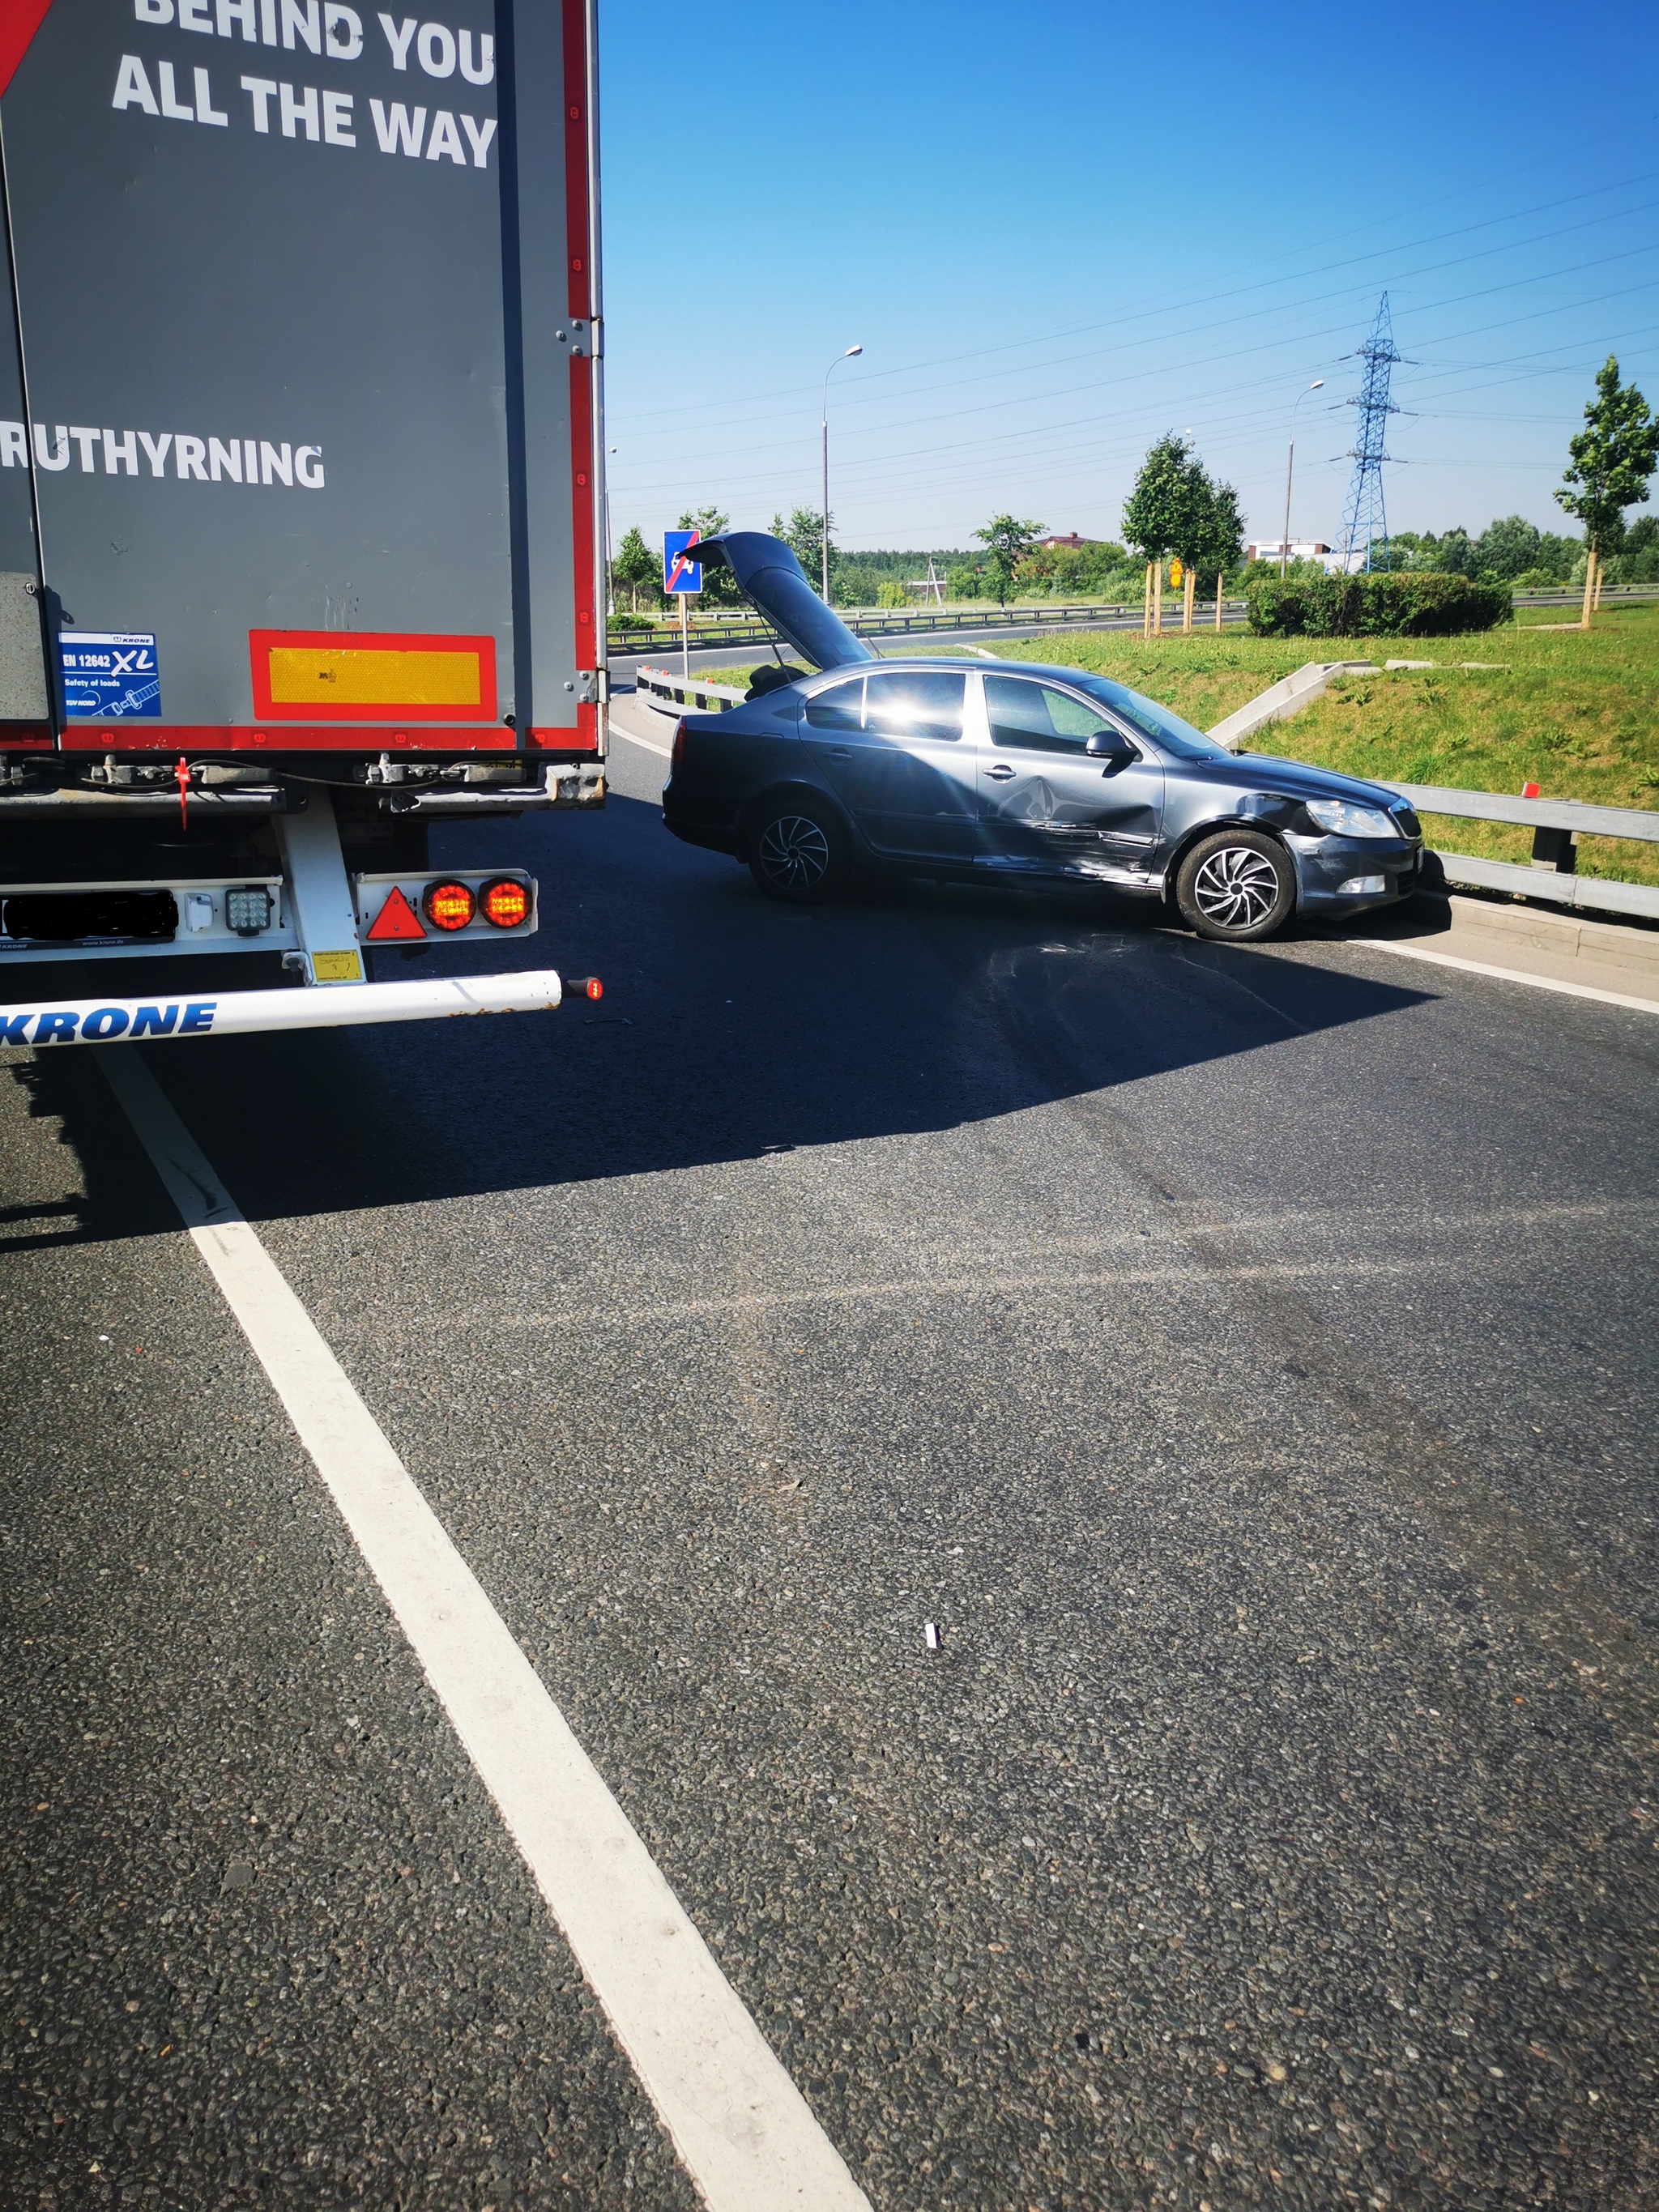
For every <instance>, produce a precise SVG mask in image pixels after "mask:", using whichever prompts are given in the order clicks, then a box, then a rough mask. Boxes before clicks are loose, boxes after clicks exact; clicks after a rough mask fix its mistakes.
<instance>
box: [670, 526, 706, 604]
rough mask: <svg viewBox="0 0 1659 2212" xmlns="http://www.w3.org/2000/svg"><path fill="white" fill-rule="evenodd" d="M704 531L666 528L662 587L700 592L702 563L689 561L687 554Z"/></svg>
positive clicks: (675, 590) (672, 590)
mask: <svg viewBox="0 0 1659 2212" xmlns="http://www.w3.org/2000/svg"><path fill="white" fill-rule="evenodd" d="M701 535H702V532H699V531H696V530H665V531H664V532H663V534H662V587H663V589H664V591H665V592H700V591H702V562H701V561H688V560H687V559H686V557H685V556H686V554H687V552H688V551H689V550H690V548H691V547H692V546H693V545H695V544H696V542H697V539H698V538H699V537H700V536H701Z"/></svg>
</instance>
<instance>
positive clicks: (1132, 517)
mask: <svg viewBox="0 0 1659 2212" xmlns="http://www.w3.org/2000/svg"><path fill="white" fill-rule="evenodd" d="M1187 460H1188V456H1187V441H1186V440H1185V439H1184V438H1178V437H1176V434H1175V432H1174V431H1173V430H1170V431H1167V432H1166V433H1165V434H1164V436H1163V437H1161V438H1160V439H1159V440H1158V443H1157V444H1156V445H1155V446H1154V447H1152V450H1151V452H1150V453H1148V454H1147V456H1146V459H1145V460H1144V461H1143V462H1142V463H1141V465H1140V471H1139V475H1138V476H1137V477H1136V478H1135V481H1134V489H1133V491H1131V493H1130V494H1129V496H1128V498H1127V501H1125V503H1124V507H1123V535H1124V536H1125V538H1127V540H1128V541H1129V543H1130V544H1131V545H1133V547H1134V549H1135V550H1136V552H1137V553H1139V555H1140V556H1141V558H1142V559H1143V560H1145V561H1147V562H1154V561H1162V560H1164V558H1165V557H1166V556H1168V555H1169V554H1171V553H1175V552H1178V551H1179V550H1180V544H1181V540H1182V538H1183V537H1184V536H1186V534H1187V525H1188V518H1189V515H1190V511H1191V499H1192V487H1191V483H1190V482H1189V481H1188V466H1187Z"/></svg>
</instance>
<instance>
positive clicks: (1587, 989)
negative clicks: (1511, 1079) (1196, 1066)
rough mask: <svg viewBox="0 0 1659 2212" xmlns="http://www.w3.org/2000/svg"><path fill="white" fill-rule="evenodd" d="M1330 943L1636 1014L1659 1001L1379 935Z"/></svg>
mask: <svg viewBox="0 0 1659 2212" xmlns="http://www.w3.org/2000/svg"><path fill="white" fill-rule="evenodd" d="M1328 942H1329V943H1331V944H1333V945H1352V946H1354V947H1355V949H1356V950H1357V951H1362V952H1397V953H1400V954H1401V955H1402V956H1403V957H1405V958H1406V959H1407V960H1426V961H1428V962H1430V963H1431V965H1432V966H1434V967H1436V968H1461V969H1462V971H1463V972H1464V974H1465V975H1494V976H1496V977H1497V978H1498V981H1499V982H1501V983H1525V984H1527V985H1528V986H1529V987H1531V988H1532V989H1533V990H1534V991H1559V992H1560V993H1562V994H1563V995H1564V996H1565V997H1566V998H1569V999H1594V1000H1596V1002H1597V1003H1598V1004H1599V1005H1601V1006H1629V1007H1631V1008H1632V1009H1633V1010H1634V1012H1637V1013H1638V1014H1659V1000H1653V999H1637V998H1632V996H1631V994H1629V993H1628V992H1627V991H1600V990H1597V989H1596V987H1595V985H1594V984H1593V983H1569V982H1567V981H1565V978H1562V977H1558V976H1554V975H1528V974H1527V973H1526V972H1525V970H1524V969H1520V968H1496V967H1494V966H1493V965H1492V963H1491V962H1490V961H1486V960H1464V959H1462V958H1460V957H1458V955H1457V954H1456V953H1454V952H1429V951H1425V949H1424V948H1423V947H1422V946H1421V945H1405V944H1401V943H1397V942H1395V941H1393V940H1391V939H1388V938H1383V937H1340V938H1332V939H1328Z"/></svg>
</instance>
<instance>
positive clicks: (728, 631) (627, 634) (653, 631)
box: [610, 599, 1245, 653]
mask: <svg viewBox="0 0 1659 2212" xmlns="http://www.w3.org/2000/svg"><path fill="white" fill-rule="evenodd" d="M1173 604H1174V603H1173V602H1172V603H1171V605H1173ZM1221 608H1222V612H1223V614H1224V615H1231V616H1234V617H1237V616H1239V615H1242V614H1243V612H1244V611H1245V603H1244V601H1243V599H1224V600H1223V601H1222V603H1221ZM836 611H837V612H838V613H839V614H840V615H841V617H842V621H843V622H845V623H846V624H847V626H848V629H850V630H851V631H852V632H853V634H854V636H855V637H927V636H948V635H951V633H952V632H959V631H962V630H975V631H980V630H998V629H1030V628H1032V627H1033V626H1035V627H1036V628H1038V629H1089V628H1090V627H1091V625H1093V624H1096V623H1102V622H1104V621H1106V620H1108V619H1110V618H1119V619H1121V620H1125V621H1133V622H1139V620H1140V618H1141V609H1140V607H1139V604H1136V605H1128V604H1127V603H1125V604H1122V605H1118V604H1114V605H1110V606H1105V605H1099V604H1097V603H1094V602H1090V603H1087V604H1081V603H1074V602H1072V601H1055V602H1054V603H1052V604H1049V603H1048V602H1045V601H1042V600H1033V599H1028V600H1025V601H1023V602H1021V603H1019V604H1018V605H1012V606H1006V607H987V608H984V609H982V610H981V611H977V612H975V613H969V612H968V611H966V610H965V609H961V608H953V609H951V610H949V611H946V610H944V609H940V610H937V611H934V612H933V613H928V612H927V611H916V612H915V613H912V612H911V611H909V610H908V609H903V608H898V607H895V608H893V609H891V610H890V611H889V610H888V609H886V608H881V607H876V608H860V607H842V608H838V609H837V610H836ZM1214 611H1215V602H1214V600H1213V599H1212V600H1211V601H1210V602H1209V604H1208V605H1207V606H1206V607H1204V608H1202V609H1200V610H1199V613H1201V614H1202V615H1203V616H1204V617H1206V620H1207V619H1209V618H1212V617H1213V615H1214ZM1198 627H1199V620H1198V614H1194V629H1196V628H1198ZM1164 635H1165V636H1166V637H1174V636H1176V635H1178V629H1175V628H1171V627H1170V623H1169V621H1168V618H1167V611H1166V618H1165V623H1164ZM679 641H680V635H679V631H678V629H677V628H675V627H673V626H671V625H670V624H668V623H652V624H650V625H649V626H647V627H641V628H640V629H635V628H634V626H633V625H632V624H631V623H618V622H617V619H616V617H612V627H611V632H610V645H611V652H612V653H627V652H629V651H630V650H631V651H635V652H640V653H664V652H668V651H671V649H673V648H674V647H677V646H678V644H679ZM774 641H775V634H774V632H773V631H772V629H770V628H769V625H768V624H767V623H764V622H763V621H762V620H761V617H759V616H758V615H757V614H751V613H750V611H748V610H747V609H746V608H738V607H733V608H732V610H731V611H729V613H726V614H722V615H718V616H707V617H703V618H702V626H701V627H700V626H699V623H698V622H697V620H696V619H693V621H692V622H691V623H690V642H691V644H692V645H694V646H696V647H699V648H701V647H704V646H710V645H757V646H762V647H764V646H769V645H770V644H772V643H773V642H774Z"/></svg>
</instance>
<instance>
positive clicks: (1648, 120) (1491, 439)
mask: <svg viewBox="0 0 1659 2212" xmlns="http://www.w3.org/2000/svg"><path fill="white" fill-rule="evenodd" d="M1638 20H1639V11H1638V16H1636V17H1632V18H1631V19H1630V21H1629V23H1628V24H1627V26H1626V29H1625V30H1624V31H1620V30H1619V29H1618V28H1617V27H1615V25H1614V24H1613V22H1612V21H1611V20H1609V21H1606V22H1603V21H1601V20H1600V19H1596V20H1595V21H1594V22H1593V23H1592V22H1589V21H1588V19H1587V21H1586V23H1585V24H1584V25H1580V24H1578V23H1577V21H1576V19H1574V18H1572V17H1571V15H1568V16H1565V17H1564V16H1563V15H1561V14H1560V13H1559V9H1550V10H1546V9H1543V8H1541V7H1538V6H1534V5H1531V4H1526V0H1523V4H1519V5H1516V4H1510V5H1505V6H1501V7H1500V6H1495V5H1487V4H1481V5H1468V4H1464V5H1459V4H1457V0H1449V4H1443V5H1441V6H1437V7H1428V6H1424V5H1420V4H1406V5H1400V4H1395V5H1394V6H1392V7H1390V8H1389V9H1376V10H1374V11H1372V12H1371V13H1370V15H1368V14H1367V13H1366V11H1364V10H1363V9H1358V8H1353V7H1345V6H1342V5H1340V4H1335V0H1326V4H1323V5H1322V6H1319V7H1311V6H1305V5H1301V4H1295V5H1291V6H1285V5H1283V4H1279V5H1275V6H1272V7H1268V8H1261V7H1258V8H1255V9H1242V8H1239V7H1237V6H1231V7H1228V8H1225V9H1222V8H1215V7H1211V6H1209V5H1207V4H1205V0H1200V5H1199V6H1197V7H1196V8H1195V9H1189V10H1184V11H1180V12H1178V13H1174V14H1172V13H1170V11H1167V10H1153V9H1145V8H1133V9H1132V8H1118V7H1103V6H1097V7H1090V6H1085V5H1079V4H1073V0H1048V4H1046V5H1043V6H1042V7H1035V6H1028V7H1015V6H1012V5H991V4H982V3H981V0H968V4H959V5H956V6H943V5H939V4H936V0H909V3H908V4H898V0H883V4H881V5H879V6H878V5H873V4H869V0H836V5H834V6H833V7H829V6H825V5H822V4H817V5H803V4H800V0H795V4H793V5H782V6H780V5H775V4H774V5H769V6H758V5H755V4H753V0H730V4H726V0H699V4H698V5H696V7H691V8H684V9H678V8H671V7H668V6H664V5H660V4H656V0H600V72H601V97H602V128H603V132H604V142H603V170H604V191H605V307H606V313H607V319H608V331H607V340H606V352H607V362H606V387H607V406H608V410H609V435H608V442H609V443H610V444H611V445H613V446H615V447H617V452H616V453H615V455H614V457H613V458H612V459H611V463H610V469H611V513H612V526H613V531H614V533H615V535H616V536H617V538H620V536H621V534H622V532H623V531H624V530H625V529H626V528H627V527H628V526H629V524H630V523H638V524H639V525H640V526H641V528H642V529H644V530H645V532H647V537H649V536H652V535H653V534H654V533H655V532H659V531H660V530H661V528H662V527H663V526H665V524H667V523H671V522H672V520H674V518H675V516H676V515H677V514H678V513H679V511H680V509H681V508H682V507H696V506H702V505H705V504H714V505H717V506H719V507H722V508H724V509H725V510H726V511H727V512H728V513H730V514H731V516H732V520H733V521H734V522H736V523H738V524H739V525H741V526H748V527H750V528H755V527H761V528H764V527H765V526H766V525H767V524H768V522H769V520H770V518H771V516H772V514H773V513H774V512H775V511H776V510H777V509H779V508H782V509H784V510H785V511H786V512H787V509H788V508H789V507H792V506H794V505H797V504H802V505H809V506H812V505H816V504H817V496H818V489H817V488H818V415H819V398H820V392H821V388H822V379H823V372H824V368H825V367H826V365H827V363H828V362H829V361H830V359H831V358H832V357H833V356H836V355H837V354H839V353H840V352H841V350H842V348H843V347H845V346H847V345H849V344H851V343H854V342H860V343H862V344H863V346H864V349H865V350H864V354H863V356H862V357H861V358H860V359H859V360H856V361H851V362H847V363H845V364H844V366H842V368H838V369H837V370H836V374H835V375H834V377H833V378H832V380H831V383H830V435H831V456H830V458H831V471H832V480H831V488H830V501H831V506H832V507H833V508H834V510H835V513H836V536H837V538H838V539H839V540H840V541H841V542H842V543H843V544H846V545H848V546H849V547H856V546H864V545H905V546H927V545H934V546H945V545H960V544H966V543H968V542H969V532H971V531H972V529H973V528H974V526H975V524H977V523H980V522H982V521H983V520H985V519H986V518H987V516H988V515H990V514H991V513H994V512H996V511H998V510H1012V512H1013V513H1018V514H1023V515H1026V516H1029V517H1030V518H1032V519H1033V520H1036V521H1038V522H1041V523H1042V524H1043V525H1044V526H1047V527H1048V528H1051V529H1054V530H1079V531H1081V532H1084V533H1085V536H1093V537H1113V536H1115V535H1117V533H1118V529H1119V519H1120V514H1121V507H1122V501H1123V499H1124V496H1125V495H1126V493H1127V490H1128V488H1129V484H1130V482H1131V480H1132V478H1133V473H1134V470H1135V467H1136V465H1137V464H1138V462H1139V459H1140V456H1141V455H1142V454H1143V453H1144V452H1145V451H1146V447H1147V446H1148V445H1149V444H1150V442H1151V441H1152V439H1154V438H1155V437H1157V436H1158V435H1159V434H1160V433H1161V432H1163V431H1164V430H1165V429H1170V428H1173V429H1176V430H1179V431H1183V432H1185V431H1190V432H1191V433H1192V435H1193V437H1194V441H1195V442H1196V445H1197V447H1198V449H1199V451H1200V453H1202V454H1203V456H1204V458H1205V460H1206V463H1207V464H1208V465H1209V466H1210V467H1211V468H1212V470H1214V471H1217V472H1218V473H1219V474H1220V475H1222V476H1224V477H1227V478H1229V479H1230V480H1231V481H1232V482H1233V483H1236V484H1237V487H1238V489H1239V492H1240V495H1241V498H1242V501H1243V508H1244V512H1245V514H1246V517H1247V520H1248V522H1249V527H1250V530H1251V532H1252V534H1253V535H1260V536H1262V537H1266V538H1275V537H1277V535H1278V533H1279V524H1280V518H1281V514H1282V508H1283V501H1284V486H1285V438H1286V432H1287V428H1288V424H1289V417H1290V410H1291V403H1292V401H1293V400H1294V399H1295V398H1296V395H1297V392H1298V391H1300V390H1302V389H1303V388H1304V387H1305V386H1307V385H1308V384H1309V383H1310V382H1311V381H1312V380H1313V379H1314V378H1315V377H1320V376H1322V377H1324V378H1325V379H1326V389H1325V390H1324V391H1322V392H1316V393H1315V394H1314V395H1313V396H1312V397H1311V398H1309V399H1308V400H1306V401H1305V402H1304V404H1303V406H1302V409H1301V412H1300V416H1299V418H1298V428H1297V473H1296V503H1295V511H1294V514H1293V517H1292V529H1293V531H1294V532H1296V533H1297V535H1317V536H1319V537H1322V538H1327V539H1332V540H1334V539H1335V538H1337V536H1338V533H1339V531H1340V523H1341V514H1342V504H1343V497H1344V494H1345V491H1346V485H1347V480H1348V477H1349V474H1350V464H1349V463H1348V462H1347V461H1346V459H1342V458H1340V457H1341V456H1342V455H1343V453H1344V452H1345V450H1346V448H1347V447H1349V446H1350V445H1351V444H1352V438H1353V425H1354V412H1353V410H1352V408H1350V407H1348V406H1346V405H1345V404H1342V403H1343V402H1344V401H1345V400H1346V398H1347V397H1348V395H1349V394H1350V393H1351V392H1353V391H1354V390H1355V389H1356V388H1357V383H1358V377H1357V374H1356V369H1357V364H1356V363H1355V362H1352V360H1347V361H1345V360H1342V359H1341V358H1340V356H1343V355H1345V354H1350V353H1351V352H1352V349H1353V348H1354V347H1355V346H1356V345H1357V344H1358V343H1359V342H1360V341H1361V340H1362V339H1363V338H1364V336H1365V334H1366V332H1367V331H1368V329H1369V327H1370V323H1371V320H1372V318H1373V316H1374V314H1375V313H1376V304H1377V299H1378V295H1380V294H1381V293H1382V292H1383V290H1384V289H1386V290H1387V291H1388V293H1389V298H1390V303H1391V307H1392V310H1393V314H1394V326H1395V342H1396V343H1397V344H1398V345H1399V346H1400V348H1401V352H1402V353H1404V354H1405V355H1406V356H1407V357H1408V362H1407V365H1405V366H1402V367H1401V368H1398V369H1396V370H1395V392H1394V396H1395V399H1396V401H1397V402H1398V403H1399V404H1400V406H1401V409H1402V410H1410V411H1409V412H1402V413H1401V415H1400V416H1397V417H1396V418H1395V422H1394V423H1393V425H1392V427H1391V432H1390V440H1389V445H1390V451H1391V452H1392V453H1394V454H1395V456H1397V457H1398V458H1397V460H1396V464H1395V465H1394V466H1392V467H1390V468H1389V470H1388V471H1386V475H1385V483H1386V490H1387V498H1388V509H1389V521H1390V524H1391V525H1392V526H1395V527H1396V528H1405V529H1418V530H1425V529H1431V530H1436V531H1438V530H1443V529H1445V528H1447V527H1448V526H1450V525H1452V524H1455V523H1459V522H1461V523H1463V524H1465V525H1467V526H1468V527H1469V528H1470V529H1472V530H1478V529H1480V527H1481V526H1483V525H1484V524H1485V523H1486V521H1487V520H1489V519H1490V518H1491V517H1492V515H1494V514H1505V513H1522V514H1524V515H1527V516H1528V517H1529V518H1530V519H1531V520H1533V521H1534V522H1536V523H1538V524H1539V525H1541V526H1544V527H1555V526H1560V527H1564V528H1571V525H1570V524H1566V523H1565V521H1564V520H1563V518H1562V517H1561V515H1560V513H1559V509H1558V508H1557V507H1555V505H1554V502H1553V500H1552V498H1551V492H1552V489H1553V487H1554V485H1555V484H1556V483H1559V479H1560V471H1561V467H1562V465H1563V463H1564V461H1565V455H1566V441H1567V438H1568V436H1569V435H1570V434H1571V431H1572V430H1573V429H1574V428H1577V426H1578V424H1579V422H1580V421H1581V418H1582V410H1583V402H1584V400H1585V398H1587V397H1588V396H1589V391H1590V387H1591V380H1592V379H1593V377H1594V374H1595V370H1596V368H1598V367H1599V366H1600V364H1601V362H1602V361H1603V359H1604V358H1605V357H1606V356H1607V354H1608V353H1609V352H1610V351H1611V352H1616V353H1617V354H1618V356H1619V358H1620V364H1621V366H1622V367H1623V368H1624V370H1625V373H1626V375H1627V376H1633V377H1634V378H1635V380H1637V381H1638V383H1639V384H1640V385H1641V386H1642V387H1643V389H1644V392H1646V393H1647V395H1648V397H1649V398H1650V400H1652V401H1654V402H1655V403H1656V404H1659V286H1656V276H1659V126H1656V111H1659V94H1656V91H1655V89H1654V83H1653V78H1652V73H1651V70H1650V68H1648V66H1647V65H1646V63H1645V61H1644V59H1643V58H1642V57H1641V55H1640V54H1638V51H1637V45H1636V42H1634V41H1633V40H1632V38H1631V36H1630V32H1631V31H1632V30H1633V28H1634V26H1635V23H1636V22H1637V21H1638ZM1621 49H1622V51H1623V52H1624V53H1625V55H1626V62H1625V64H1624V65H1623V66H1622V67H1621V64H1620V51H1621Z"/></svg>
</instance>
